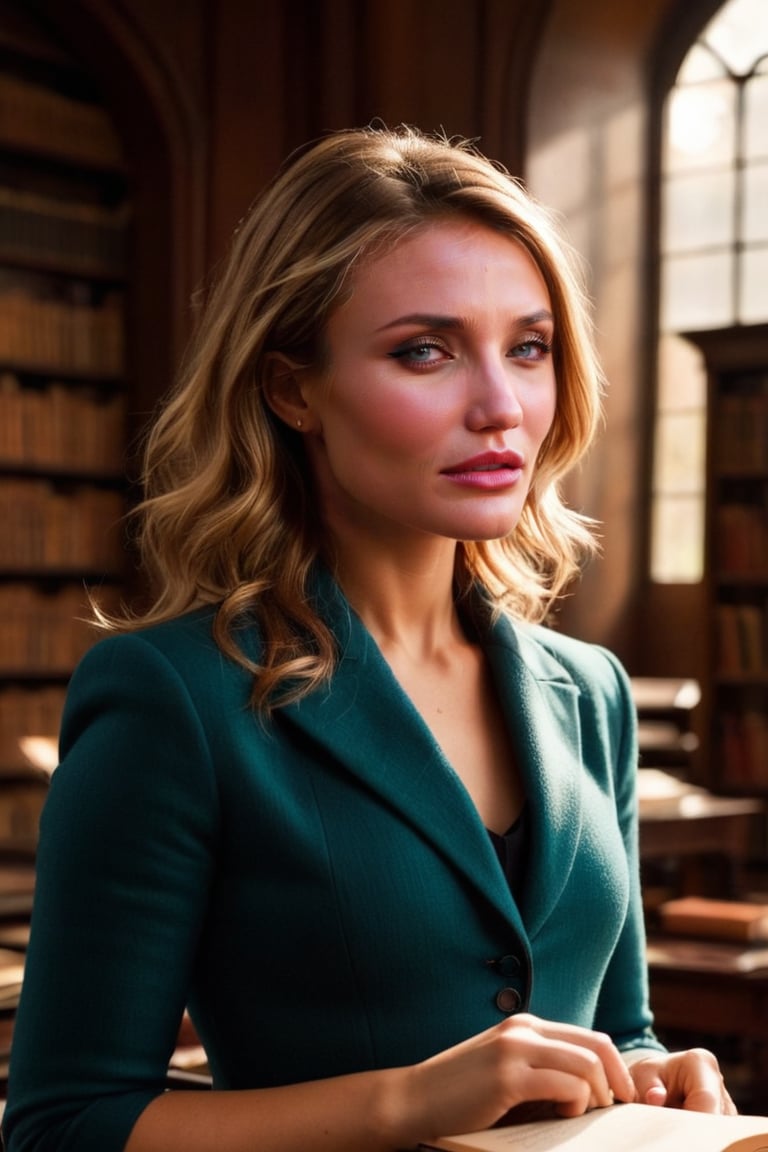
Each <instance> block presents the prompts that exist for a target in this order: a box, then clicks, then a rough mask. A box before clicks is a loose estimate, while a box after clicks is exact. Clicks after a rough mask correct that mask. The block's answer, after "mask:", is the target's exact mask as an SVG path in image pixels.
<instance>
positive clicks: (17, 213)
mask: <svg viewBox="0 0 768 1152" xmlns="http://www.w3.org/2000/svg"><path fill="white" fill-rule="evenodd" d="M128 220H129V208H128V205H127V203H123V204H121V205H119V206H117V207H105V206H103V205H101V204H89V203H83V202H80V201H71V200H63V199H55V200H54V199H52V198H51V197H48V196H40V195H37V194H35V193H32V192H26V191H19V190H18V189H16V188H7V187H2V186H0V260H10V261H29V262H31V263H38V262H43V263H49V264H53V265H55V266H56V267H57V268H62V269H63V270H67V271H69V270H71V271H72V272H73V273H79V274H81V275H86V276H87V275H92V276H93V275H111V276H115V277H120V276H123V275H124V273H125V245H126V228H127V224H128Z"/></svg>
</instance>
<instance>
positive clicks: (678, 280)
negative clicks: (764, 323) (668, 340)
mask: <svg viewBox="0 0 768 1152" xmlns="http://www.w3.org/2000/svg"><path fill="white" fill-rule="evenodd" d="M732 268H733V253H732V251H731V250H730V249H728V250H727V251H723V252H714V253H707V254H706V255H697V256H670V257H668V258H667V259H666V260H665V261H664V265H663V269H662V277H661V323H662V327H663V328H664V329H665V330H666V331H671V332H685V331H694V330H695V329H697V328H720V327H724V326H726V325H729V324H732V323H733V320H734V316H733V300H732V296H733V293H732V289H731V274H732Z"/></svg>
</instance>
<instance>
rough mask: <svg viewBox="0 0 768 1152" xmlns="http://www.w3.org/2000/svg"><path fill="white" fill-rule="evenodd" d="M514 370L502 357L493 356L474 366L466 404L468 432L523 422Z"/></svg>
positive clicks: (511, 425) (507, 426) (510, 425)
mask: <svg viewBox="0 0 768 1152" xmlns="http://www.w3.org/2000/svg"><path fill="white" fill-rule="evenodd" d="M516 385H517V381H516V380H515V374H514V370H513V369H512V368H511V367H510V362H509V360H507V359H506V358H504V360H497V359H496V358H495V357H494V358H493V359H491V360H488V361H484V362H483V363H482V364H481V365H478V367H477V370H476V371H475V372H474V373H473V378H472V388H471V394H470V397H469V404H468V406H467V420H466V422H467V427H468V428H469V429H470V431H472V432H482V431H483V430H484V429H488V428H515V427H517V425H519V424H521V423H522V421H523V407H522V405H521V403H520V398H519V395H518V389H517V386H516Z"/></svg>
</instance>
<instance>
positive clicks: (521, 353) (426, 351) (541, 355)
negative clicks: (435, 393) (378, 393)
mask: <svg viewBox="0 0 768 1152" xmlns="http://www.w3.org/2000/svg"><path fill="white" fill-rule="evenodd" d="M551 353H552V342H551V341H550V340H547V339H546V337H545V336H543V335H542V334H541V333H538V332H532V333H527V334H526V335H525V336H524V338H523V339H522V340H519V341H518V342H517V343H516V344H514V345H512V346H511V347H510V349H509V351H508V353H507V355H508V356H509V358H510V359H512V360H521V361H523V362H525V361H528V362H531V363H538V362H540V361H542V360H545V359H546V358H547V357H548V356H550V355H551ZM387 355H388V356H389V357H390V358H391V359H393V360H399V361H402V362H404V363H406V364H409V365H412V366H413V367H417V368H418V367H422V366H423V367H425V368H426V367H429V366H430V365H432V364H439V363H441V362H442V361H443V360H452V359H453V358H454V354H453V353H452V352H451V350H450V348H449V347H448V346H447V345H446V344H445V343H444V342H443V341H442V340H440V339H438V338H437V337H424V336H419V337H417V338H415V339H412V340H409V341H407V342H406V343H405V344H400V345H399V346H398V347H397V348H394V349H393V350H392V351H391V352H389V353H387Z"/></svg>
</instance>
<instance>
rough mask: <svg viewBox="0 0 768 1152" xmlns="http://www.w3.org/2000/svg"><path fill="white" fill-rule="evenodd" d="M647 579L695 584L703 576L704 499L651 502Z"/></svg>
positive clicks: (675, 497) (661, 498) (658, 499)
mask: <svg viewBox="0 0 768 1152" xmlns="http://www.w3.org/2000/svg"><path fill="white" fill-rule="evenodd" d="M651 556H652V561H651V579H653V580H656V581H658V582H659V583H660V584H684V583H690V584H693V583H696V582H697V581H699V580H701V578H702V575H703V556H704V497H703V496H698V495H697V496H664V497H658V498H657V499H656V500H655V501H654V507H653V522H652V525H651Z"/></svg>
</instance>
